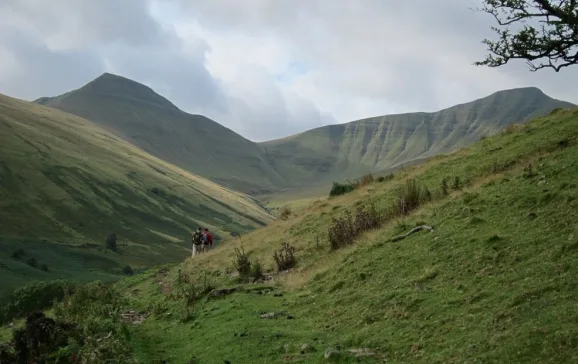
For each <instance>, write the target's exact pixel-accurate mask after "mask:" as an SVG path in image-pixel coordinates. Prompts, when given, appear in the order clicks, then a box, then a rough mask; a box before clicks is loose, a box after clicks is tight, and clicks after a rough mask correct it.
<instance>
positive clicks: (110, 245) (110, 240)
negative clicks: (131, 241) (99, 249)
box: [106, 233, 116, 252]
mask: <svg viewBox="0 0 578 364" xmlns="http://www.w3.org/2000/svg"><path fill="white" fill-rule="evenodd" d="M106 248H107V249H110V250H112V251H113V252H116V233H111V234H110V235H109V236H108V237H107V238H106Z"/></svg>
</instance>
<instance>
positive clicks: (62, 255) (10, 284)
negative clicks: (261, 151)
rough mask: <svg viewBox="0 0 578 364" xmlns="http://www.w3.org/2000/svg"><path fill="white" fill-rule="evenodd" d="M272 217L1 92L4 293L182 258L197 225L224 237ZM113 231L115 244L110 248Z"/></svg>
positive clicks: (90, 127) (94, 130) (72, 119)
mask: <svg viewBox="0 0 578 364" xmlns="http://www.w3.org/2000/svg"><path fill="white" fill-rule="evenodd" d="M270 221H271V216H269V215H268V213H267V212H266V211H264V210H263V209H262V208H260V207H259V206H258V205H257V204H256V203H255V202H254V201H253V200H252V199H250V198H248V197H247V196H245V195H242V194H240V193H237V192H233V191H230V190H227V189H225V188H223V187H221V186H219V185H216V184H215V183H213V182H210V181H208V180H205V179H203V178H200V177H197V176H194V175H192V174H190V173H188V172H186V171H184V170H182V169H179V168H177V167H174V166H172V165H170V164H168V163H166V162H163V161H161V160H160V159H158V158H156V157H152V156H150V155H148V154H146V153H145V152H143V151H142V150H140V149H138V148H136V147H134V146H132V145H130V144H128V143H127V142H125V141H124V140H122V139H120V138H118V137H115V136H113V135H112V134H111V133H109V132H106V131H105V130H103V129H101V128H100V127H97V126H95V125H94V124H93V123H91V122H89V121H87V120H85V119H81V118H79V117H76V116H73V115H71V114H67V113H64V112H61V111H58V110H55V109H52V108H48V107H44V106H40V105H37V104H34V103H29V102H24V101H20V100H16V99H12V98H9V97H7V96H2V95H0V271H1V272H2V273H1V275H2V285H1V287H0V295H2V294H4V293H6V291H7V290H10V289H12V288H14V287H15V286H19V285H21V284H23V283H25V282H27V281H30V280H34V279H54V278H60V277H66V278H69V277H78V278H83V279H93V278H94V279H98V278H103V279H109V278H112V277H113V276H114V275H118V273H119V271H120V268H122V267H123V265H125V264H130V265H131V266H133V268H140V267H148V266H151V265H152V264H158V263H163V262H175V261H179V260H181V259H183V258H184V257H186V256H187V254H189V252H188V250H187V249H190V247H189V232H190V231H191V230H192V229H194V228H196V227H197V226H198V225H201V226H207V227H209V228H211V229H212V230H213V231H214V232H215V233H216V235H217V237H218V238H219V239H222V238H224V237H226V236H229V235H230V233H231V232H236V233H240V232H243V231H247V230H251V229H254V228H255V227H260V226H263V225H264V224H266V223H268V222H270ZM112 232H115V233H116V234H117V237H118V245H119V251H118V252H117V253H113V252H111V251H107V250H104V249H103V247H104V243H105V240H106V238H107V236H108V235H109V234H110V233H112ZM20 248H21V249H24V252H23V253H22V252H20V253H18V252H17V251H18V250H19V249H20ZM15 252H16V253H15ZM13 255H15V256H17V257H13ZM32 258H34V259H35V260H36V262H37V267H33V266H31V265H34V263H33V262H31V261H30V260H31V259H32ZM29 263H32V264H29ZM42 264H46V265H47V267H48V272H46V271H43V270H42V269H40V268H41V265H42Z"/></svg>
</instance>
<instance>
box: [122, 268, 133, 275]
mask: <svg viewBox="0 0 578 364" xmlns="http://www.w3.org/2000/svg"><path fill="white" fill-rule="evenodd" d="M122 273H123V274H125V275H127V276H132V275H133V271H132V267H131V266H130V265H125V266H124V268H122Z"/></svg>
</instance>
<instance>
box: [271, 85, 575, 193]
mask: <svg viewBox="0 0 578 364" xmlns="http://www.w3.org/2000/svg"><path fill="white" fill-rule="evenodd" d="M572 106H573V105H572V104H571V103H568V102H564V101H559V100H555V99H552V98H550V97H548V96H547V95H545V94H544V93H543V92H542V91H540V90H539V89H537V88H534V87H530V88H518V89H512V90H505V91H499V92H496V93H494V94H492V95H490V96H487V97H484V98H481V99H478V100H475V101H472V102H468V103H465V104H460V105H456V106H453V107H450V108H447V109H444V110H441V111H438V112H433V113H425V112H416V113H407V114H397V115H385V116H379V117H373V118H368V119H363V120H358V121H353V122H350V123H346V124H339V125H329V126H323V127H319V128H316V129H313V130H310V131H306V132H303V133H300V134H297V135H293V136H290V137H286V138H282V139H278V140H273V141H268V142H264V143H261V144H260V145H261V146H262V148H263V149H264V150H265V152H266V153H267V156H268V157H269V158H270V159H271V160H272V161H274V163H273V166H274V167H277V168H278V172H279V173H280V174H282V175H284V176H287V177H288V178H289V180H288V182H289V183H290V184H292V185H296V184H299V183H300V182H301V183H316V182H317V183H319V182H322V181H325V182H328V181H330V180H332V179H333V180H341V179H345V178H355V177H357V176H360V175H362V174H364V173H367V172H375V171H380V170H385V169H388V168H391V167H392V166H396V165H399V164H404V163H408V162H411V161H413V160H417V159H427V158H429V157H432V156H434V155H437V154H440V153H446V152H449V151H452V150H455V149H458V148H460V147H463V146H466V145H469V144H471V143H473V142H475V141H477V140H479V139H481V138H483V137H485V136H488V135H492V134H494V133H496V132H498V131H500V130H502V129H503V128H505V127H507V126H509V125H511V124H514V123H522V122H525V121H528V120H530V119H532V118H535V117H537V116H541V115H545V114H547V113H549V112H550V111H552V110H553V109H555V108H568V107H572ZM290 176H298V178H296V179H290Z"/></svg>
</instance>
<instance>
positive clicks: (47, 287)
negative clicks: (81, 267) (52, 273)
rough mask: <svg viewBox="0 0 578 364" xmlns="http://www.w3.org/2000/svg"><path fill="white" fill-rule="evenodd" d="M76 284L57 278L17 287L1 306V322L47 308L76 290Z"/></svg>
mask: <svg viewBox="0 0 578 364" xmlns="http://www.w3.org/2000/svg"><path fill="white" fill-rule="evenodd" d="M75 287H76V285H75V284H73V283H70V282H66V281H62V280H55V281H48V282H35V283H30V284H27V285H25V286H23V287H20V288H17V289H16V290H14V291H13V292H12V294H10V296H8V298H7V299H6V300H5V301H4V302H2V305H1V306H0V307H1V308H0V324H2V323H6V322H8V321H10V320H12V319H14V318H18V317H23V316H25V315H27V314H29V313H31V312H34V311H37V310H43V309H46V308H48V307H50V306H52V304H53V303H54V302H57V301H60V300H62V299H63V298H64V296H65V294H66V292H68V291H74V289H75Z"/></svg>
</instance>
